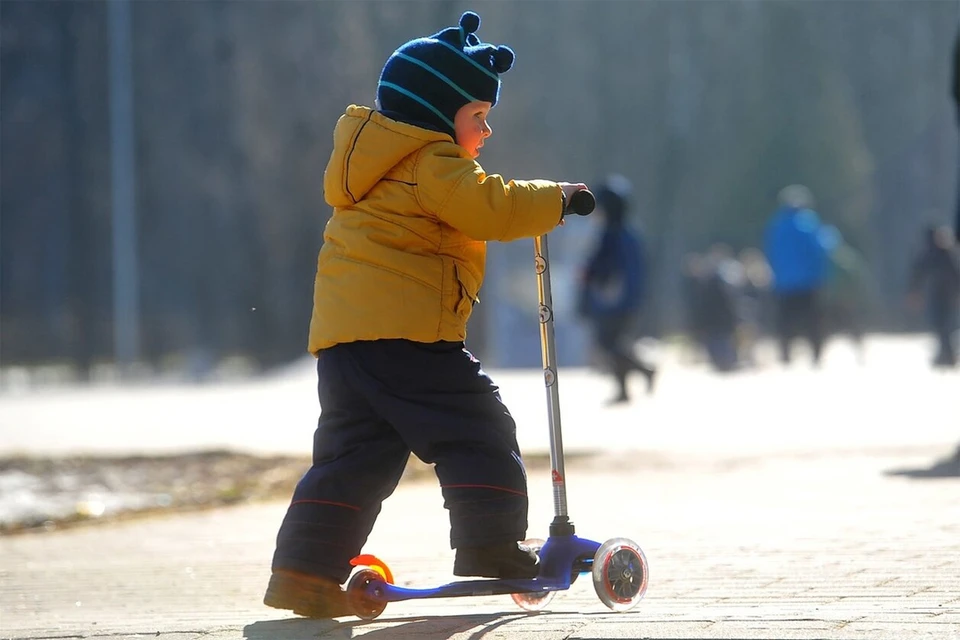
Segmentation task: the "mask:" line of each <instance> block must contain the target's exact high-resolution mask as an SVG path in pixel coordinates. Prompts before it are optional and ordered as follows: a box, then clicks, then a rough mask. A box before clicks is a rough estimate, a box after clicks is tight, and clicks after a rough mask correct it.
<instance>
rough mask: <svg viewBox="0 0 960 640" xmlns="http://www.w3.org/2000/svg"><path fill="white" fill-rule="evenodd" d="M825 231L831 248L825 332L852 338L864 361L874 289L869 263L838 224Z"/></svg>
mask: <svg viewBox="0 0 960 640" xmlns="http://www.w3.org/2000/svg"><path fill="white" fill-rule="evenodd" d="M823 233H824V235H825V236H826V244H827V245H828V247H829V249H830V250H829V252H828V257H829V270H828V272H827V279H826V285H825V286H824V296H823V306H824V316H825V334H826V335H831V336H832V335H846V336H847V337H849V339H850V340H851V341H852V342H853V346H854V349H855V352H856V357H857V362H859V363H860V364H864V362H865V350H864V334H865V332H866V322H867V317H868V316H869V314H870V312H871V309H870V301H871V292H872V286H871V282H870V275H869V273H868V270H867V265H866V262H865V261H864V259H863V256H862V255H861V254H860V252H859V251H857V250H856V249H854V248H853V247H852V246H850V244H849V243H847V242H846V240H844V238H843V235H842V234H841V233H840V231H839V230H838V229H837V228H836V227H833V226H828V227H825V228H824V232H823Z"/></svg>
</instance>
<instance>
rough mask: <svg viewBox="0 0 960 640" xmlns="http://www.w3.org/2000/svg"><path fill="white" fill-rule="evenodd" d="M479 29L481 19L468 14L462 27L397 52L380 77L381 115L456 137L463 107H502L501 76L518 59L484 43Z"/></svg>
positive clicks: (507, 50) (505, 48) (500, 47)
mask: <svg viewBox="0 0 960 640" xmlns="http://www.w3.org/2000/svg"><path fill="white" fill-rule="evenodd" d="M479 27H480V16H478V15H477V14H475V13H473V12H472V11H467V12H465V13H464V14H463V15H462V16H460V26H459V27H448V28H446V29H444V30H443V31H440V32H439V33H435V34H434V35H432V36H428V37H426V38H417V39H416V40H411V41H410V42H407V43H406V44H404V45H403V46H402V47H400V48H399V49H397V50H396V51H395V52H394V53H393V55H391V56H390V58H389V59H388V60H387V63H386V64H385V65H384V67H383V71H382V72H381V73H380V82H379V84H377V100H378V101H379V103H380V109H382V110H383V111H386V112H388V113H389V112H392V113H394V114H396V115H397V116H399V118H400V119H401V120H404V121H408V122H412V123H418V124H424V125H426V126H428V127H430V128H434V129H437V130H439V131H443V132H444V133H449V134H450V135H451V136H454V127H453V120H454V116H456V114H457V111H459V109H460V107H462V106H463V105H465V104H467V103H468V102H473V101H485V102H489V103H491V104H494V105H495V104H497V97H498V96H499V94H500V77H499V74H501V73H504V72H506V71H509V70H510V67H512V66H513V58H514V54H513V50H512V49H510V48H509V47H506V46H499V47H498V46H494V45H492V44H487V43H483V42H480V40H479V38H477V36H476V34H475V32H476V30H477V29H478V28H479Z"/></svg>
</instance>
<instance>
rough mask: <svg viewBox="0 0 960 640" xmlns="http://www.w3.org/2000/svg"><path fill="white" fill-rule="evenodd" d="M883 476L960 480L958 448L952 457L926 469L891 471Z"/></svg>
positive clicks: (959, 454)
mask: <svg viewBox="0 0 960 640" xmlns="http://www.w3.org/2000/svg"><path fill="white" fill-rule="evenodd" d="M884 475H888V476H903V477H906V478H920V479H937V478H960V448H958V449H957V452H956V453H955V454H954V455H953V456H952V457H950V458H948V459H946V460H940V461H939V462H935V463H933V465H931V466H930V467H928V468H923V469H891V470H889V471H887V472H886V473H885V474H884Z"/></svg>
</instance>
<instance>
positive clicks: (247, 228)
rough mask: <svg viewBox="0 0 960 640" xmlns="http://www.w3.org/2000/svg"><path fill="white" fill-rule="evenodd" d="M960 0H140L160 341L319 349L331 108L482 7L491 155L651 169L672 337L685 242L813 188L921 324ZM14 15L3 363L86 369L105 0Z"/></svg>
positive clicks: (181, 345) (547, 163) (744, 221)
mask: <svg viewBox="0 0 960 640" xmlns="http://www.w3.org/2000/svg"><path fill="white" fill-rule="evenodd" d="M958 7H960V5H958V3H956V2H950V1H924V0H901V1H890V2H879V1H877V2H826V1H823V2H821V1H803V2H800V1H795V2H750V1H743V2H739V1H729V2H709V1H706V0H704V1H688V2H668V1H666V0H664V1H649V2H628V1H606V0H573V1H559V0H522V1H519V0H518V1H517V2H509V3H508V2H471V3H467V2H460V1H453V0H444V1H440V0H402V1H401V0H386V1H365V2H348V1H333V0H312V1H304V2H269V1H267V0H262V1H253V2H240V1H236V0H232V1H223V0H204V1H203V2H172V1H169V0H137V1H135V2H133V3H131V8H132V26H131V29H132V31H131V32H132V42H133V59H132V61H131V64H132V69H133V77H134V92H133V105H134V109H135V140H134V145H135V153H136V156H135V157H136V163H135V167H134V173H135V178H136V180H135V184H136V193H135V195H136V220H137V228H138V244H137V255H138V271H139V293H140V297H139V305H140V314H141V315H140V335H141V337H142V340H141V344H140V350H141V356H142V358H143V360H144V361H148V362H153V363H160V362H163V361H164V360H165V359H169V358H175V357H177V356H180V355H183V354H191V353H201V354H207V355H208V357H209V358H211V359H213V360H216V359H219V358H222V357H224V356H228V355H232V354H241V355H245V356H248V357H251V358H253V359H254V360H255V361H256V362H258V363H259V364H260V365H262V366H270V365H274V364H277V363H280V362H284V361H287V360H289V359H291V358H294V357H298V356H301V355H302V354H303V351H304V348H305V340H306V329H307V324H308V322H309V317H310V306H311V293H312V283H313V275H314V265H315V260H316V252H317V250H318V248H319V245H320V242H321V236H322V229H323V225H324V223H325V222H326V219H327V217H328V216H329V213H330V212H329V209H328V208H327V207H326V205H325V204H324V202H323V197H322V196H323V194H322V172H323V169H324V166H325V163H326V160H327V157H328V155H329V153H330V148H331V143H332V137H331V132H332V128H333V125H334V123H335V122H336V119H337V117H338V116H339V115H340V114H341V113H342V110H343V108H344V107H345V106H346V105H347V104H349V103H361V104H367V105H372V102H373V96H374V92H375V87H376V80H377V76H378V74H379V71H380V68H381V66H382V65H383V62H384V61H385V60H386V58H387V57H388V56H389V55H390V53H391V52H392V51H393V50H394V49H395V48H396V47H397V46H398V45H399V44H401V43H402V42H404V41H405V40H407V39H409V38H412V37H416V36H419V35H427V34H429V33H433V32H435V31H437V30H439V29H440V28H442V27H444V26H447V25H451V24H455V23H456V20H457V18H458V17H459V15H460V13H461V12H462V11H463V10H465V9H468V8H472V9H475V10H477V11H478V12H479V13H480V15H481V18H482V19H483V24H482V26H481V29H480V32H479V35H480V36H481V39H483V40H485V41H492V42H494V43H497V44H501V43H505V44H509V45H510V46H512V47H513V48H514V49H515V50H516V52H517V64H516V66H515V68H514V69H513V70H512V71H511V72H510V73H509V74H507V75H505V76H504V78H503V83H504V88H503V91H502V98H503V99H502V104H501V106H498V108H497V109H496V111H495V112H494V114H493V126H494V129H495V134H494V139H493V141H492V142H493V143H492V144H491V145H489V147H488V148H487V149H485V150H484V158H483V164H484V167H485V168H486V169H487V170H488V171H492V172H497V173H503V174H504V175H506V176H508V177H550V178H554V179H565V180H584V181H588V182H589V181H592V180H595V179H597V178H599V177H600V176H602V175H604V174H605V173H608V172H611V171H618V172H621V173H623V174H625V175H626V176H628V177H629V178H630V179H631V180H632V181H633V182H634V187H635V191H636V202H635V209H636V212H637V213H638V214H639V217H640V218H641V219H642V221H643V225H644V227H645V229H646V232H647V234H648V242H649V244H650V246H651V249H652V251H653V257H654V274H653V278H654V283H653V284H654V296H655V298H654V301H653V302H654V317H655V325H656V330H657V331H658V332H661V333H662V332H669V331H671V330H675V329H676V328H677V327H678V326H679V319H680V316H681V309H680V305H681V300H680V294H679V289H680V287H679V280H680V267H681V263H682V258H683V255H684V254H685V253H686V252H688V251H690V250H701V249H704V248H705V247H706V246H707V245H709V244H710V243H713V242H715V241H722V242H726V243H729V244H730V245H732V246H733V247H734V248H736V249H739V248H742V247H747V246H755V245H757V244H758V243H759V242H760V238H761V233H762V229H763V225H764V224H765V222H766V219H767V217H768V216H769V215H770V213H771V211H772V209H773V207H774V204H775V195H776V193H777V191H778V190H779V189H780V188H781V187H782V186H784V185H785V184H788V183H794V182H800V183H803V184H806V185H808V186H809V187H810V188H811V189H812V190H813V191H814V193H815V194H816V196H817V200H818V202H817V204H818V207H817V208H818V209H819V211H820V212H821V214H822V215H823V217H824V218H825V219H826V220H827V221H829V222H832V223H834V224H836V225H837V226H838V227H839V228H840V230H841V231H842V232H843V234H844V235H845V237H846V238H847V239H848V240H849V241H850V242H851V243H852V244H853V245H854V246H855V247H857V248H858V249H860V250H861V251H862V252H864V253H865V255H866V256H867V258H868V260H869V263H870V265H871V269H872V272H873V275H874V277H875V278H876V279H877V281H878V282H880V283H881V294H882V297H883V299H882V300H881V301H879V302H880V306H879V308H880V310H881V313H880V314H879V315H877V316H876V317H874V318H873V322H872V324H873V328H875V329H886V330H889V329H894V330H895V329H902V328H903V327H904V326H905V316H904V314H903V311H902V309H901V299H902V294H903V288H904V282H905V274H906V271H907V265H908V262H909V260H910V257H911V253H912V251H913V250H914V248H915V246H916V242H915V238H916V237H918V235H919V229H920V228H921V227H922V225H924V224H925V223H927V222H930V221H931V220H936V221H940V220H946V219H947V217H948V215H949V214H948V210H949V209H951V207H952V206H953V188H954V179H955V167H956V149H957V141H956V133H955V125H954V120H953V115H952V110H951V105H950V97H949V85H950V82H949V73H950V58H951V47H952V44H953V37H954V34H955V29H956V25H957V21H958ZM0 17H2V32H0V82H2V90H0V143H2V144H0V172H2V173H0V179H2V185H0V214H2V215H0V348H2V352H0V358H2V361H3V364H12V363H37V362H49V361H69V362H73V363H76V364H78V365H79V367H80V369H81V370H86V369H88V368H89V367H90V366H91V365H92V364H93V363H95V362H98V361H109V360H110V359H111V357H112V350H113V341H112V340H113V339H112V335H113V318H112V295H113V292H112V275H111V274H112V269H113V264H112V249H111V200H110V186H111V183H110V181H111V172H110V111H109V90H110V86H109V79H110V78H109V72H108V54H109V33H108V21H107V8H106V3H104V2H100V1H96V2H73V1H71V0H64V1H57V0H54V1H48V2H29V1H25V0H4V1H3V3H2V7H0ZM564 231H565V236H564V237H563V238H562V239H561V240H560V241H559V248H560V251H561V253H560V254H559V255H557V250H556V249H555V250H554V259H555V260H558V261H563V260H573V259H574V258H576V259H577V260H579V259H580V258H581V257H582V255H578V250H579V249H580V248H582V244H583V241H582V239H578V238H575V237H573V234H574V232H571V231H570V230H569V229H565V230H564ZM517 244H521V243H517ZM564 249H569V251H568V252H567V253H566V254H564V253H563V250H564ZM530 251H531V250H530V247H528V246H526V245H525V244H524V246H522V247H514V246H509V247H502V248H501V247H497V248H495V249H494V251H493V253H492V259H495V260H498V261H499V260H502V261H503V265H505V266H499V267H498V268H497V269H495V270H493V271H494V272H495V273H496V274H499V276H498V277H497V278H490V279H488V282H487V284H486V285H485V289H487V290H488V296H487V298H485V302H486V300H491V299H492V300H496V299H497V296H496V293H497V291H498V288H502V287H503V285H502V280H503V279H504V278H508V277H512V273H513V271H514V270H521V269H525V270H526V271H525V273H531V274H532V270H531V269H530V266H529V263H530ZM530 277H531V278H532V275H531V276H530ZM491 292H493V294H494V296H493V297H492V298H491V296H490V293H491ZM530 306H531V308H532V309H533V310H534V311H535V308H534V307H535V302H534V301H533V300H531V301H530ZM491 313H492V309H491V305H489V304H482V305H480V307H478V311H477V316H476V319H475V320H474V321H473V322H472V325H471V343H472V346H473V347H474V349H475V350H476V351H478V352H480V354H481V355H483V354H484V351H485V350H490V349H492V348H493V347H492V344H493V343H494V342H495V341H496V336H495V335H491V334H492V330H491V326H492V324H491V322H489V320H490V314H491ZM531 331H533V332H535V331H536V328H535V326H532V327H531Z"/></svg>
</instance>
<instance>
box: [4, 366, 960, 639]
mask: <svg viewBox="0 0 960 640" xmlns="http://www.w3.org/2000/svg"><path fill="white" fill-rule="evenodd" d="M893 351H894V350H893V348H892V347H891V351H890V352H888V353H893ZM923 355H925V354H923ZM922 357H923V356H921V360H920V363H919V364H917V365H915V366H914V365H904V364H903V363H901V364H900V366H899V367H897V366H895V364H890V366H889V367H887V366H885V365H882V364H878V365H877V366H875V367H872V368H871V369H869V370H859V369H857V368H856V367H854V366H852V365H847V364H845V363H844V362H842V361H834V362H833V363H831V364H830V366H828V368H827V369H826V370H825V371H824V372H823V373H820V374H814V373H812V372H809V371H805V370H803V369H802V367H801V368H799V369H797V370H794V371H790V372H771V373H769V374H768V375H765V376H750V375H747V376H737V377H731V378H726V379H720V378H715V377H710V376H708V375H707V374H705V373H703V372H699V371H696V370H694V371H690V370H681V369H676V370H671V371H669V372H668V375H667V376H665V383H664V388H663V392H662V393H658V394H657V396H656V397H655V398H653V399H647V398H638V399H637V400H636V401H635V402H634V404H633V405H631V406H630V407H626V408H623V409H616V410H602V409H600V408H599V406H598V403H597V402H596V400H595V399H592V398H590V397H588V396H586V395H584V396H578V395H576V391H579V390H583V389H584V388H587V387H586V385H594V386H593V389H594V390H597V389H603V388H605V387H604V386H603V383H602V382H599V381H597V380H596V379H592V378H590V377H589V375H588V374H587V373H582V374H581V375H583V378H582V379H580V380H579V382H582V383H583V386H581V385H579V384H576V382H578V381H577V380H576V379H575V377H574V376H568V378H563V377H561V384H564V381H567V380H569V378H574V383H570V382H568V386H567V387H566V388H565V391H564V393H567V394H568V395H567V396H565V397H566V398H568V399H567V400H566V402H567V403H570V406H572V407H573V409H572V410H571V411H570V413H571V414H573V415H574V418H573V419H571V418H569V416H568V413H567V410H566V407H565V409H564V411H565V413H564V419H565V425H567V424H568V423H569V433H570V434H571V440H572V441H573V442H574V443H578V444H575V446H574V449H577V448H578V447H581V446H582V447H583V449H584V450H586V449H587V448H588V447H587V445H590V443H592V447H589V448H590V449H591V450H597V449H603V450H604V452H603V455H599V456H597V457H593V458H589V457H586V458H584V457H577V458H572V459H571V461H570V463H569V465H568V469H567V471H568V473H567V476H568V481H569V483H570V484H569V490H570V499H569V506H570V512H571V516H572V518H573V519H574V522H575V523H576V525H577V531H578V534H580V535H581V536H583V537H587V538H591V539H594V540H598V541H603V540H605V539H608V538H612V537H619V536H626V537H629V538H632V539H634V540H636V541H637V542H638V543H639V544H640V545H641V547H642V548H643V549H644V551H645V553H646V555H647V557H648V559H649V561H650V565H651V577H650V589H649V591H648V593H647V596H646V598H645V599H644V600H643V601H642V602H641V603H640V604H639V605H638V606H637V607H636V608H635V609H633V610H632V611H630V612H627V613H623V614H615V613H612V612H610V611H608V610H607V609H606V608H605V607H604V606H603V605H602V603H601V602H600V601H599V599H598V598H597V596H596V594H595V593H594V590H593V585H592V582H591V579H590V576H588V575H585V576H581V577H580V579H579V580H578V581H577V582H576V583H575V584H574V585H573V586H572V588H571V589H570V590H569V591H567V592H563V593H560V594H558V595H557V597H556V598H555V599H554V600H553V602H552V603H551V605H550V606H549V607H548V611H547V612H545V613H542V614H539V615H528V614H526V613H524V612H522V611H521V610H520V609H518V608H517V607H516V606H515V605H514V604H513V602H512V601H511V600H510V599H509V598H508V597H506V596H499V597H487V598H459V599H437V600H422V601H412V602H404V603H394V604H390V605H388V606H387V609H386V611H385V612H384V613H383V615H382V616H381V617H380V618H379V619H377V620H375V621H372V622H362V621H357V620H352V619H343V620H340V621H332V622H331V621H328V622H321V621H310V620H303V619H294V618H292V617H291V616H287V615H284V613H283V612H279V611H274V610H271V609H267V608H265V607H263V606H262V604H260V598H261V596H262V591H263V588H264V586H265V583H266V579H267V568H268V565H269V560H270V555H271V553H272V549H273V539H274V536H275V534H276V529H277V526H278V524H279V521H280V518H281V516H282V514H283V511H284V509H285V506H286V505H285V504H284V503H268V504H257V505H247V506H242V507H236V508H229V509H220V510H216V511H210V512H205V513H195V514H181V515H177V516H170V517H162V518H161V517H158V518H152V519H148V520H138V521H133V522H128V523H123V524H117V525H110V526H103V527H91V528H86V529H75V530H71V531H62V532H56V533H49V534H32V535H21V536H9V537H2V538H0V638H4V639H5V638H16V639H24V638H30V639H35V640H40V639H47V638H82V637H90V638H135V637H141V636H151V637H160V638H161V639H162V640H186V639H198V640H199V639H200V638H203V639H204V640H238V639H241V638H245V639H248V640H268V639H269V640H307V639H311V640H314V639H317V640H318V639H341V638H343V639H345V638H359V637H363V638H369V640H378V639H395V638H396V639H401V640H403V639H414V638H416V639H427V640H432V639H440V638H453V639H455V640H481V639H482V640H507V639H514V638H519V639H521V640H534V639H536V640H568V639H569V640H601V639H613V638H636V639H639V638H656V639H661V638H662V639H666V638H672V639H685V640H706V639H714V638H718V639H719V638H739V639H751V640H760V639H763V640H771V639H775V638H802V639H807V640H814V639H817V640H846V639H853V638H856V639H861V638H868V639H870V640H874V639H878V638H884V639H885V638H890V639H897V640H901V639H907V640H912V639H914V638H936V639H938V640H941V639H952V638H960V507H958V505H960V477H956V476H954V477H946V478H938V479H934V478H924V479H920V478H911V477H908V476H906V475H900V474H896V473H893V472H895V471H896V470H898V469H911V468H913V469H922V468H926V467H929V466H930V465H931V463H932V462H934V461H935V460H936V459H938V458H941V457H943V456H945V455H947V454H948V453H950V452H951V451H952V449H953V447H954V446H955V444H956V441H957V439H958V438H960V417H957V398H958V397H960V377H958V376H957V375H956V374H948V375H938V374H934V373H932V372H929V371H927V370H926V369H925V367H924V363H923V360H922ZM890 362H891V363H893V362H895V359H894V358H893V357H892V356H891V360H890ZM524 375H525V376H526V378H523V377H522V376H519V375H518V378H517V379H518V380H520V381H521V383H522V384H530V379H531V378H533V379H535V378H536V377H537V376H536V374H535V373H527V374H524ZM517 391H518V387H512V390H511V393H516V392H517ZM758 394H759V395H758ZM537 395H538V397H539V398H542V396H541V395H539V393H538V394H537ZM517 398H518V399H520V395H519V394H518V395H517ZM851 398H852V400H851ZM578 400H580V401H581V402H580V404H577V401H578ZM817 400H821V401H826V402H829V403H832V406H829V407H827V408H825V407H824V406H823V405H822V404H820V403H818V402H817ZM536 403H537V398H534V399H532V400H529V401H527V402H526V403H523V402H521V403H519V404H520V407H521V411H523V410H525V409H523V407H527V408H528V409H530V410H532V408H533V407H534V405H535V404H536ZM211 410H212V409H211ZM578 412H579V413H578ZM11 415H13V412H10V411H4V410H0V417H3V418H4V419H6V418H9V416H11ZM34 415H37V414H34ZM68 426H70V423H69V422H68V423H64V424H61V425H60V431H59V432H56V431H53V430H52V431H51V433H54V435H56V433H61V434H66V433H67V427H68ZM2 427H3V428H4V429H6V428H7V425H6V424H3V425H2ZM537 429H538V432H539V433H540V434H541V438H542V437H544V436H543V428H542V427H540V426H538V427H537ZM184 431H185V430H184V429H182V428H181V427H180V426H179V425H173V426H172V428H171V429H170V430H168V431H167V432H166V434H167V437H168V438H169V442H167V444H168V445H173V444H176V438H177V437H179V436H180V435H181V434H182V433H184ZM10 432H11V431H7V433H10ZM305 433H306V434H309V429H308V430H306V431H305ZM567 433H568V431H565V435H566V434H567ZM3 437H5V436H4V434H2V433H0V441H2V438H3ZM238 439H239V440H244V438H243V437H241V438H238ZM250 441H251V440H248V442H250ZM90 442H92V443H93V444H96V441H95V440H91V441H90ZM151 443H152V444H156V443H160V444H162V441H161V439H160V437H159V436H157V439H156V440H155V441H151ZM298 444H299V443H298ZM300 446H302V445H300ZM65 450H66V449H65ZM148 450H149V447H148ZM530 490H531V516H530V523H531V525H530V535H531V536H541V537H542V536H544V535H545V533H546V529H547V524H548V523H549V521H550V519H551V517H552V502H551V491H550V481H549V478H548V476H547V475H546V474H545V473H542V472H536V473H532V474H531V477H530ZM447 526H448V524H447V517H446V512H445V511H444V510H443V508H442V506H441V499H440V495H439V490H438V488H437V487H436V483H435V482H432V481H425V482H421V483H412V484H404V485H402V486H401V488H400V489H399V490H398V491H397V492H396V493H395V494H394V496H392V497H391V498H390V499H389V500H388V501H387V502H386V503H385V507H384V511H383V514H382V516H381V518H380V521H379V522H378V525H377V528H376V529H375V531H374V534H373V536H372V537H371V540H370V541H369V543H368V545H367V550H368V551H370V552H372V553H376V554H377V555H380V556H381V557H383V558H384V559H385V560H386V561H387V562H388V563H389V564H390V565H391V568H392V569H393V571H394V574H395V575H396V577H397V580H398V582H399V583H401V584H407V585H413V586H436V585H438V584H442V583H444V582H448V581H450V580H452V579H453V576H452V575H451V573H450V569H451V566H452V559H453V553H452V551H450V550H449V545H448V542H447Z"/></svg>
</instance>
